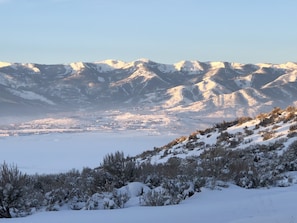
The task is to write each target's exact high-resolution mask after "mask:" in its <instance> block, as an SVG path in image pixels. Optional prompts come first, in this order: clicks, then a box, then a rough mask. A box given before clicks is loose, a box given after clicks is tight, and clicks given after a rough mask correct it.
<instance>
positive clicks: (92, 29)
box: [0, 0, 297, 64]
mask: <svg viewBox="0 0 297 223" xmlns="http://www.w3.org/2000/svg"><path fill="white" fill-rule="evenodd" d="M296 9H297V1H296V0H282V1H279V0H203V1H202V0H0V21H1V25H0V27H1V32H0V61H5V62H22V63H43V64H56V63H70V62H77V61H83V62H95V61H102V60H106V59H115V60H122V61H126V62H129V61H133V60H136V59H140V58H147V59H150V60H153V61H156V62H160V63H167V64H172V63H176V62H179V61H181V60H199V61H202V62H205V61H228V62H239V63H264V62H265V63H286V62H288V61H292V62H296V61H297V59H296V56H297V29H296V24H297V13H296Z"/></svg>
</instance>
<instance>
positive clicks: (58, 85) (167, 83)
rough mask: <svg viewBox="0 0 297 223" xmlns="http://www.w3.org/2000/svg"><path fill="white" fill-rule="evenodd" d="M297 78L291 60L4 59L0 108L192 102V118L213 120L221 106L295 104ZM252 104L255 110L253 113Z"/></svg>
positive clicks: (177, 107) (188, 105) (178, 106)
mask: <svg viewBox="0 0 297 223" xmlns="http://www.w3.org/2000/svg"><path fill="white" fill-rule="evenodd" d="M296 75H297V64H296V63H292V62H290V63H286V64H239V63H228V62H200V61H181V62H178V63H175V64H172V65H170V64H160V63H156V62H154V61H150V60H147V59H140V60H136V61H132V62H123V61H116V60H105V61H100V62H94V63H85V62H76V63H70V64H65V65H63V64H57V65H44V64H33V63H30V64H20V63H4V62H1V66H0V95H1V100H0V107H1V108H2V107H4V106H5V109H0V114H2V113H3V110H6V111H9V110H11V111H14V112H15V106H16V105H18V106H20V108H22V106H24V107H26V106H27V107H29V108H30V107H31V108H32V110H34V109H37V108H42V109H49V108H51V109H53V110H57V109H61V110H66V109H67V108H68V109H70V110H73V109H80V108H92V109H93V108H95V109H98V108H99V109H105V108H106V107H114V108H121V107H142V108H146V109H147V110H148V111H151V109H153V110H156V109H159V110H164V109H165V110H166V109H170V110H171V111H175V112H186V111H188V110H191V109H193V108H194V107H195V113H196V114H197V115H199V114H202V115H205V114H206V113H207V114H208V115H209V116H210V117H211V116H214V115H215V114H216V113H217V112H218V111H223V110H224V111H225V113H228V112H229V110H230V109H233V108H237V107H240V108H242V109H241V111H240V112H239V113H238V114H236V112H235V115H238V116H241V115H242V114H244V115H253V114H255V113H259V112H263V111H268V110H267V109H272V108H273V107H275V106H281V107H286V106H288V105H290V104H292V103H293V102H294V101H295V98H294V95H296V93H297V87H296ZM28 92H30V93H29V94H30V95H31V96H30V97H29V96H28ZM7 102H9V103H7ZM10 104H11V109H10V106H9V105H10ZM195 104H196V105H200V104H202V106H201V107H199V106H195ZM203 104H207V105H209V106H208V110H207V111H205V110H203V107H204V106H203ZM251 107H252V110H253V111H254V112H255V113H252V114H251V113H250V110H251ZM200 108H202V109H200ZM212 111H213V112H212ZM223 113H224V112H223Z"/></svg>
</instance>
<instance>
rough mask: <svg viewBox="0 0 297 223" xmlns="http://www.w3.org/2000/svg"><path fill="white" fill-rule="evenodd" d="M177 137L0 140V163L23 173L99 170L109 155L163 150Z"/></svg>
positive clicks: (139, 135)
mask: <svg viewBox="0 0 297 223" xmlns="http://www.w3.org/2000/svg"><path fill="white" fill-rule="evenodd" d="M175 137H177V136H174V135H147V134H145V133H137V132H126V133H99V132H93V133H73V134H70V133H63V134H60V133H55V134H48V135H30V136H15V137H2V138H1V137H0V151H1V157H0V162H1V163H2V162H3V161H5V162H6V163H8V164H12V163H13V164H16V165H17V166H18V168H19V169H20V170H21V171H22V172H26V173H28V174H35V173H40V174H42V173H60V172H66V171H69V170H71V169H73V168H75V169H78V170H81V169H82V168H83V167H90V168H94V167H97V166H99V164H100V162H101V161H102V159H103V157H104V156H105V155H106V154H108V153H113V152H115V151H117V150H118V151H123V152H124V153H125V155H130V156H133V155H137V154H139V153H141V152H143V151H145V150H152V149H153V148H154V146H163V145H165V144H167V143H168V142H169V141H171V140H172V139H174V138H175Z"/></svg>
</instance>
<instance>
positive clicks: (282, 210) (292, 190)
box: [0, 132, 297, 223]
mask: <svg viewBox="0 0 297 223" xmlns="http://www.w3.org/2000/svg"><path fill="white" fill-rule="evenodd" d="M176 137H177V136H175V135H153V136H152V135H145V134H143V133H135V132H130V133H129V132H128V133H125V134H124V133H98V132H97V133H79V134H48V135H31V136H18V137H7V138H0V150H1V158H0V159H1V160H0V161H1V162H3V161H5V162H7V163H9V164H10V163H14V164H16V165H18V167H19V169H20V170H21V171H23V172H26V173H29V174H34V173H59V172H65V171H68V170H71V169H72V168H76V169H81V168H83V167H86V166H87V167H96V166H98V165H99V164H100V162H101V161H102V158H103V157H104V156H105V155H106V154H107V153H111V152H114V151H117V150H120V151H123V152H124V153H125V154H128V155H131V156H132V155H136V154H139V153H141V152H143V151H144V150H148V149H153V147H154V146H162V145H165V144H167V143H168V142H169V141H171V140H172V139H174V138H176ZM290 174H294V175H295V177H293V179H296V175H297V173H296V172H290ZM295 181H296V180H295ZM294 183H295V184H293V186H291V187H282V188H270V189H263V188H262V189H243V188H240V187H237V186H234V185H230V186H229V188H223V189H222V188H221V189H217V190H209V189H205V188H202V192H201V193H196V194H195V195H194V196H192V197H190V198H189V199H187V200H185V201H183V202H182V203H181V204H179V205H175V206H164V207H144V206H139V202H138V199H139V198H137V197H132V198H131V200H129V202H128V203H127V204H126V207H125V208H123V209H116V210H96V211H73V210H62V211H57V212H44V211H43V212H42V211H41V212H37V213H34V214H32V215H31V216H28V217H24V218H14V219H1V223H65V222H67V223H82V222H86V223H98V222H112V223H127V222H129V223H134V222H135V223H136V222H137V223H139V222H142V223H152V222H155V223H159V222H160V223H161V222H168V223H175V222H176V223H177V222H178V223H180V222H185V223H192V222H193V223H197V222H203V223H218V222H219V223H297V213H296V199H297V184H296V183H297V182H294Z"/></svg>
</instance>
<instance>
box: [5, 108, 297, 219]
mask: <svg viewBox="0 0 297 223" xmlns="http://www.w3.org/2000/svg"><path fill="white" fill-rule="evenodd" d="M296 171H297V108H295V107H288V108H286V109H285V110H282V109H280V108H275V109H273V110H272V111H271V112H270V113H265V114H264V113H263V114H259V115H258V116H257V117H255V118H249V117H242V118H239V119H236V120H234V121H231V122H222V123H218V124H215V125H214V126H213V127H212V128H208V129H205V130H197V131H195V132H194V133H192V134H190V135H189V136H187V137H180V138H177V139H176V140H174V141H172V142H170V143H168V144H167V145H165V146H162V147H159V148H154V149H153V150H149V151H145V152H143V153H142V154H139V155H137V156H134V157H126V156H125V155H124V153H123V152H120V151H117V152H115V153H111V154H107V155H106V156H105V157H104V158H103V160H102V163H101V164H98V167H97V168H87V167H86V168H83V170H81V171H80V170H71V171H69V172H66V173H59V174H45V175H38V174H35V175H26V174H23V173H21V172H20V171H19V170H18V169H17V167H16V166H14V165H12V166H10V165H8V164H6V163H3V164H2V165H0V201H1V203H0V218H1V217H2V218H8V217H19V216H25V215H28V214H32V213H34V212H36V211H58V210H98V209H116V208H124V207H130V206H139V205H143V206H162V205H174V204H179V203H180V202H181V201H183V200H185V199H186V198H188V197H191V196H192V195H194V194H195V193H199V192H201V191H202V193H203V190H201V189H203V188H211V189H217V188H221V187H228V186H229V185H231V184H235V185H237V186H240V187H243V188H246V189H249V188H262V187H265V188H269V187H288V186H291V185H293V184H296V183H297V177H296V176H297V174H296V173H297V172H296Z"/></svg>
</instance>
